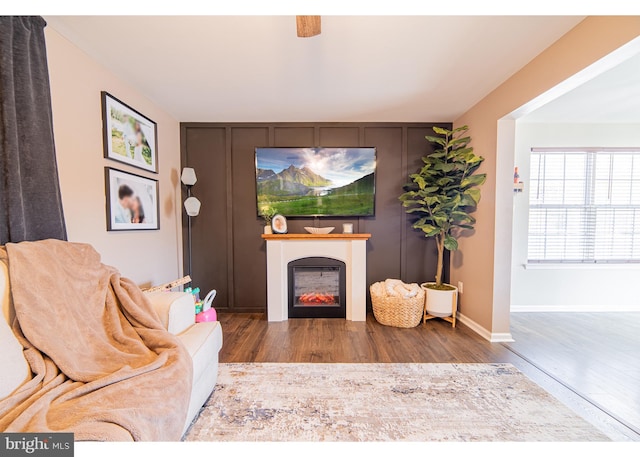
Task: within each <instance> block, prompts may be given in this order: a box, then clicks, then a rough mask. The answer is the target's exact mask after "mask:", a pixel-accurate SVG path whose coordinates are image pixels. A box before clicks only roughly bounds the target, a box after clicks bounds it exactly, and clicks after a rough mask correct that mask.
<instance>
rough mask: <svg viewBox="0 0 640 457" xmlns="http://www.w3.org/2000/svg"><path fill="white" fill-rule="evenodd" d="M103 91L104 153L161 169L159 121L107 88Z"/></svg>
mask: <svg viewBox="0 0 640 457" xmlns="http://www.w3.org/2000/svg"><path fill="white" fill-rule="evenodd" d="M100 94H101V100H102V143H103V149H104V157H105V158H106V159H110V160H115V161H116V162H120V163H125V164H127V165H131V166H133V167H136V168H140V169H142V170H145V171H150V172H152V173H158V126H157V124H156V123H155V122H154V121H153V120H151V119H150V118H148V117H147V116H145V115H144V114H142V113H141V112H139V111H137V110H135V109H134V108H132V107H131V106H129V105H127V104H126V103H124V102H122V101H121V100H118V99H117V98H116V97H114V96H113V95H111V94H109V93H108V92H105V91H102V92H101V93H100Z"/></svg>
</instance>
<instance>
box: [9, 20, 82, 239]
mask: <svg viewBox="0 0 640 457" xmlns="http://www.w3.org/2000/svg"><path fill="white" fill-rule="evenodd" d="M45 26H46V22H45V21H44V19H42V18H41V17H6V16H5V17H0V244H5V243H7V242H13V243H17V242H20V241H25V240H29V241H35V240H42V239H47V238H57V239H61V240H66V238H67V234H66V227H65V223H64V214H63V212H62V198H61V196H60V186H59V182H58V168H57V164H56V152H55V147H54V143H53V123H52V115H51V93H50V89H49V71H48V69H47V51H46V46H45V40H44V27H45ZM70 71H73V70H72V69H70Z"/></svg>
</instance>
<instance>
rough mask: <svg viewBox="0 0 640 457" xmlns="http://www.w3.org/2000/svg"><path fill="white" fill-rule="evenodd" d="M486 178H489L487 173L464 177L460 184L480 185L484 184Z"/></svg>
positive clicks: (466, 185) (467, 185)
mask: <svg viewBox="0 0 640 457" xmlns="http://www.w3.org/2000/svg"><path fill="white" fill-rule="evenodd" d="M486 180H487V175H486V174H481V175H473V176H469V177H468V178H465V179H463V180H462V182H461V183H460V186H461V187H470V186H480V185H482V184H484V182H485V181H486Z"/></svg>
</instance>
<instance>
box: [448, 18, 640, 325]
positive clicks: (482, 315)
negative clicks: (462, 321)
mask: <svg viewBox="0 0 640 457" xmlns="http://www.w3.org/2000/svg"><path fill="white" fill-rule="evenodd" d="M639 35H640V17H637V16H629V17H589V18H587V19H585V20H584V21H582V22H581V23H580V24H578V25H577V26H576V27H575V28H574V29H572V30H571V31H570V32H568V33H567V34H566V35H564V36H563V37H562V38H561V39H559V40H558V41H557V42H556V43H554V44H553V45H551V46H550V47H549V48H547V49H546V50H545V51H544V52H542V53H541V54H540V55H539V56H538V57H536V58H535V59H534V60H532V61H531V62H530V63H529V64H527V65H526V66H525V67H523V68H522V69H521V70H520V71H518V72H517V73H516V74H515V75H513V76H512V77H511V78H509V79H508V80H507V81H505V82H504V83H503V84H502V85H500V86H499V87H498V88H497V89H495V90H494V91H493V92H492V93H491V94H489V95H488V96H487V97H485V98H484V99H482V100H481V101H480V102H479V103H478V104H476V105H475V106H474V107H473V108H472V109H470V110H469V111H468V112H466V113H465V114H464V115H462V116H461V117H460V118H458V119H456V120H455V122H454V124H455V126H459V125H463V124H468V125H469V127H470V134H471V135H472V137H473V146H474V147H475V150H476V152H477V153H478V154H480V155H482V156H484V157H485V159H486V161H485V163H484V164H483V167H482V169H483V171H485V172H487V173H488V175H489V176H488V179H487V183H486V184H485V185H484V187H483V189H482V202H481V203H480V205H479V207H478V211H477V214H476V217H477V220H478V223H477V226H476V231H475V233H474V234H473V235H472V236H469V237H465V238H462V239H461V240H460V241H459V244H460V250H459V251H458V252H456V253H454V254H453V256H452V262H451V281H452V283H453V284H456V283H457V281H464V294H463V295H462V296H461V297H460V311H461V313H462V314H464V315H465V316H466V317H468V318H470V319H472V320H473V321H475V322H476V323H478V324H479V325H480V326H482V327H484V328H485V329H487V330H490V331H491V332H493V333H508V332H509V305H510V303H509V296H508V294H507V293H506V292H508V287H507V288H506V291H505V290H504V288H502V287H500V283H501V281H509V274H508V273H507V275H506V277H504V278H503V277H502V276H501V277H496V278H494V269H495V271H505V268H506V271H507V272H508V271H509V267H510V250H511V243H510V240H509V241H508V242H504V240H502V239H500V238H499V237H498V236H496V234H497V233H499V232H496V223H495V221H496V215H498V219H500V218H501V217H502V216H504V215H507V216H509V215H510V211H511V209H510V208H508V207H504V204H503V205H498V206H496V185H497V183H498V180H497V179H496V177H497V176H500V179H502V182H503V183H504V180H506V182H509V179H511V178H512V176H509V175H508V169H509V167H505V166H504V163H505V162H506V161H508V160H510V161H511V163H512V162H513V157H511V158H510V159H505V158H503V159H501V161H498V160H497V154H496V149H497V147H498V136H497V128H498V120H499V119H501V118H503V117H504V116H506V115H508V114H509V113H511V112H512V111H514V110H515V109H517V108H519V107H521V106H522V105H524V104H525V103H527V102H528V101H530V100H532V99H533V98H535V97H537V96H539V95H540V94H542V93H544V92H545V91H547V90H549V89H551V88H552V87H554V86H556V85H557V84H559V83H560V82H562V81H564V80H566V79H567V78H569V77H570V76H572V75H574V74H575V73H577V72H579V71H580V70H583V69H584V68H586V67H587V66H589V65H590V64H592V63H594V62H596V61H597V60H599V59H601V58H602V57H604V56H605V55H607V54H609V53H611V52H612V51H614V50H615V49H617V48H619V47H620V46H622V45H624V44H625V43H627V42H629V41H631V40H632V39H634V38H636V37H637V36H639ZM500 162H502V163H500ZM505 170H507V174H505ZM499 172H502V174H501V175H499V174H498V173H499ZM511 173H513V172H511ZM502 200H504V199H502ZM509 229H510V228H509ZM496 239H497V240H498V244H496V243H495V242H494V241H495V240H496ZM507 251H508V252H507ZM496 252H498V256H497V257H498V262H499V264H496V263H495V260H496ZM505 261H506V262H507V263H506V267H505V265H503V264H504V263H505ZM494 279H495V283H496V284H498V287H497V288H496V287H495V286H494ZM494 292H495V293H494Z"/></svg>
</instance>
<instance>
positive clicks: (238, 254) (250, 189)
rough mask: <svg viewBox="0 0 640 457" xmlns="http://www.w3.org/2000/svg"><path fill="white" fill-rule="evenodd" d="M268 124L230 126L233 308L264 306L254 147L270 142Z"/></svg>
mask: <svg viewBox="0 0 640 457" xmlns="http://www.w3.org/2000/svg"><path fill="white" fill-rule="evenodd" d="M268 141H269V131H268V128H266V127H247V128H241V127H239V128H234V129H232V130H231V151H232V180H233V182H232V189H233V264H234V270H233V294H234V303H233V308H235V309H238V310H242V309H256V308H261V309H263V308H265V306H266V305H265V297H266V296H267V270H266V263H267V258H266V248H265V244H264V240H263V239H262V238H260V234H261V233H262V227H263V225H264V224H263V222H262V219H259V218H258V216H257V210H256V178H255V148H256V146H257V145H265V144H268Z"/></svg>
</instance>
